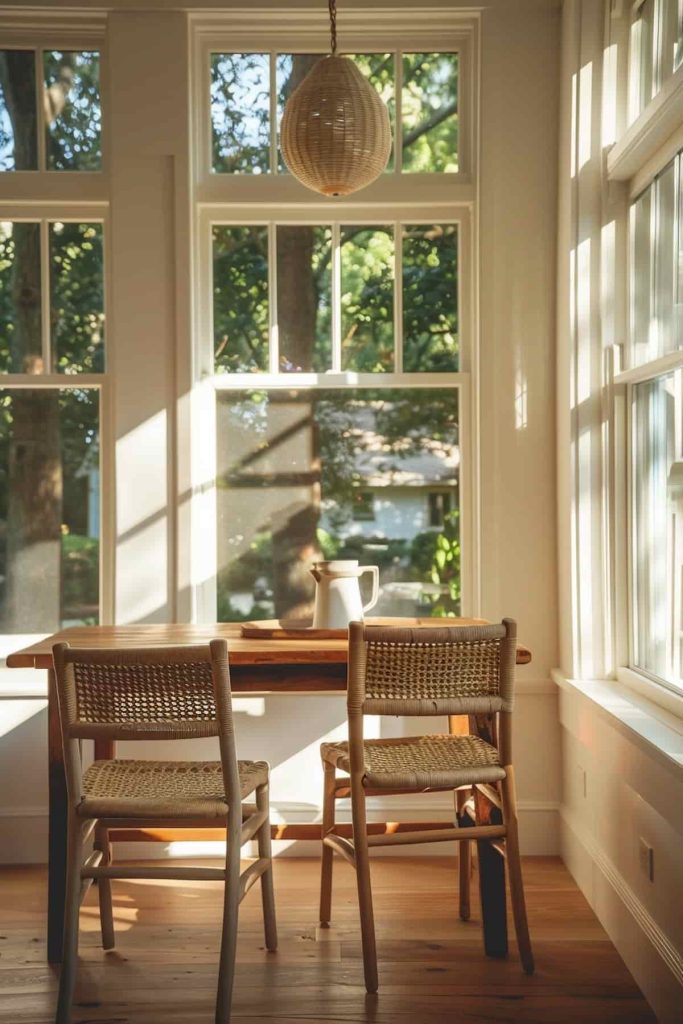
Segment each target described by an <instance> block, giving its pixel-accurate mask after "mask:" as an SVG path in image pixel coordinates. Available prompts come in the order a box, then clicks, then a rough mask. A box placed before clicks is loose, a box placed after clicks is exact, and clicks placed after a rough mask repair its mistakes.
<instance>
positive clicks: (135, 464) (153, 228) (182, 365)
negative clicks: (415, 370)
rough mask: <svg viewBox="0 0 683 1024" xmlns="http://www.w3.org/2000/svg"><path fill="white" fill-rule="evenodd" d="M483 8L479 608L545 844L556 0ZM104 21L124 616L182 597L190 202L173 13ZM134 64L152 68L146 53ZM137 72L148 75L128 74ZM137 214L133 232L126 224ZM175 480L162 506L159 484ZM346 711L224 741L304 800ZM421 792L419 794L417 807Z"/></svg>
mask: <svg viewBox="0 0 683 1024" xmlns="http://www.w3.org/2000/svg"><path fill="white" fill-rule="evenodd" d="M122 6H123V5H122ZM203 6H208V5H206V4H204V5H203ZM222 6H225V4H223V5H222ZM265 6H268V5H265ZM280 6H281V5H280ZM360 6H363V5H362V4H360ZM378 6H383V7H387V6H398V4H397V3H394V4H393V5H390V4H379V5H378ZM443 6H444V7H445V8H452V6H453V4H452V3H451V2H445V0H444V4H443ZM481 6H482V7H483V15H482V37H481V147H480V196H481V204H480V239H481V241H480V246H479V251H478V253H477V255H476V259H477V261H478V265H479V270H480V275H479V300H480V305H481V318H480V330H479V342H480V359H479V369H478V373H479V381H480V404H479V408H478V409H475V411H474V415H475V416H477V417H478V418H479V421H480V433H481V446H480V454H481V458H480V465H479V467H478V470H477V472H478V475H479V477H480V480H481V510H480V531H481V552H482V554H481V601H480V607H481V613H482V615H484V616H486V617H488V618H491V619H495V618H500V617H501V616H503V615H510V616H514V617H515V618H516V619H517V620H518V622H519V632H520V635H521V637H522V638H523V640H524V642H525V643H526V644H528V646H529V647H530V648H531V649H532V651H533V654H534V659H533V662H532V664H531V665H530V666H527V667H525V668H524V669H522V670H521V671H520V672H519V700H518V704H517V709H518V710H517V720H516V725H515V743H516V761H517V766H518V771H517V775H518V790H519V798H520V809H521V815H520V816H521V832H522V845H523V849H524V850H525V851H526V852H531V853H538V854H547V853H552V852H556V850H557V848H558V814H557V808H558V800H559V792H560V783H559V769H560V757H559V750H560V744H559V727H558V717H557V694H556V688H555V686H554V684H552V682H551V680H550V670H551V668H552V667H553V666H554V665H556V664H557V661H558V650H557V610H556V599H555V595H556V592H557V578H556V567H555V525H554V523H555V512H554V509H555V489H554V472H555V469H554V446H553V441H552V439H553V435H554V384H553V373H554V348H553V324H554V293H555V276H554V263H555V223H556V195H555V179H556V151H557V106H558V101H557V96H558V80H557V79H558V75H557V58H558V53H559V5H558V3H555V2H550V0H516V2H515V3H514V4H510V3H509V2H507V0H489V2H484V3H483V4H482V5H481ZM109 20H110V28H109V32H110V37H109V45H110V74H111V83H112V86H113V92H112V96H111V111H110V116H111V119H112V125H113V126H114V128H115V130H116V131H117V132H119V133H120V136H119V138H120V142H119V143H118V145H117V147H115V149H116V153H115V155H114V154H112V156H113V157H114V158H113V160H112V185H111V189H112V203H113V206H112V272H113V280H115V281H116V282H117V288H116V291H115V292H114V293H113V303H114V305H113V316H112V324H111V335H110V336H111V337H112V339H113V346H114V347H113V360H114V363H113V365H114V372H115V374H116V375H117V376H116V400H115V408H114V416H113V419H114V430H115V432H116V437H117V458H118V460H119V461H118V465H119V473H118V484H117V492H116V501H117V536H118V543H117V560H116V574H117V593H116V613H117V616H118V619H119V621H122V622H131V621H162V620H168V619H169V618H171V619H172V618H173V616H174V615H176V613H177V614H179V615H185V614H186V613H187V609H188V608H189V607H190V605H189V602H188V599H187V593H186V588H185V585H184V584H183V583H182V580H184V579H186V578H187V576H188V575H189V570H188V568H187V566H186V565H185V563H184V562H182V558H183V557H184V556H182V555H181V556H178V555H177V551H178V548H177V545H176V539H177V536H178V531H180V532H182V531H183V530H184V529H185V524H186V522H187V496H186V494H185V493H184V491H183V481H184V480H185V479H186V477H187V447H186V444H185V433H184V423H185V416H186V414H187V407H188V398H187V395H186V394H185V393H184V391H183V388H182V385H181V384H180V383H179V381H180V380H182V378H183V374H185V373H186V372H187V367H188V364H189V362H190V359H191V356H190V344H189V338H190V329H191V318H190V308H189V307H190V303H189V297H188V288H187V282H188V280H189V274H190V270H189V265H188V263H189V255H188V251H187V245H186V244H185V242H184V241H183V239H186V238H187V237H188V236H189V216H190V214H189V202H188V191H187V183H188V172H189V150H190V139H189V134H188V131H187V102H186V97H187V92H186V89H187V82H188V68H187V53H188V47H187V37H186V21H185V17H184V15H182V14H180V13H176V12H170V11H163V10H159V11H157V12H155V13H154V14H153V15H152V14H147V13H143V12H139V11H138V12H130V11H125V10H123V9H121V10H119V11H118V12H115V13H114V14H111V15H110V16H109ZM150 62H151V67H152V72H150V71H149V70H147V71H145V69H149V68H150ZM152 73H153V88H148V87H147V86H148V85H149V81H147V82H146V83H145V81H143V76H144V75H145V74H146V75H147V76H149V75H150V74H152ZM150 125H153V130H151V131H150ZM141 223H143V224H144V229H145V236H146V244H145V248H144V250H143V249H140V248H139V247H138V246H137V241H136V239H137V235H138V228H139V225H140V224H141ZM175 438H178V439H179V442H180V443H179V446H178V449H177V453H176V448H175ZM176 454H177V456H178V459H177V461H176V459H175V455H176ZM176 490H177V491H178V492H179V493H180V502H179V506H178V508H177V509H175V508H174V507H173V505H172V503H169V500H168V496H169V495H170V494H173V493H174V492H175V491H176ZM206 543H210V540H207V541H206ZM179 558H180V561H179ZM176 579H179V580H181V583H180V584H179V587H178V589H177V590H176V588H175V580H176ZM13 679H14V680H15V681H16V682H17V683H18V679H17V677H15V676H12V675H7V674H5V673H3V675H2V677H1V679H0V685H5V683H6V681H7V682H8V683H9V685H12V681H13ZM31 707H32V708H33V713H32V714H30V715H29V714H27V715H26V716H25V717H24V719H23V721H21V722H20V723H19V724H17V725H16V726H12V725H11V724H8V726H7V730H6V732H5V735H0V775H2V777H3V778H6V777H8V775H11V777H12V786H11V787H9V788H8V787H4V789H3V793H2V796H1V797H0V804H1V805H2V806H1V807H0V861H2V860H18V861H43V860H44V859H45V838H44V837H45V832H46V819H45V807H46V802H47V801H46V788H45V781H46V773H45V771H44V763H45V732H46V727H45V714H44V711H43V710H42V705H41V704H40V701H36V702H35V703H34V704H33V705H31ZM22 709H23V710H22ZM2 710H3V720H4V721H5V722H7V723H11V722H12V720H13V719H12V716H15V717H16V718H17V720H19V719H21V717H22V715H23V714H24V711H25V705H23V704H21V703H17V702H16V701H13V700H9V701H7V702H5V703H4V704H3V705H2ZM344 722H345V707H344V702H343V700H341V699H339V698H311V699H306V700H305V701H302V700H292V699H283V698H271V699H268V700H266V701H263V702H258V701H254V702H252V703H251V704H250V705H248V706H247V705H246V703H244V702H240V705H239V714H238V732H239V748H240V755H241V756H245V757H249V756H251V755H254V756H259V757H263V756H267V757H268V759H269V760H270V762H271V764H272V765H273V768H274V772H273V785H272V799H273V806H274V812H275V815H274V816H275V817H277V815H278V813H286V814H287V816H288V817H289V818H290V819H291V820H295V819H296V818H299V819H301V820H315V819H317V818H318V816H319V807H320V798H321V783H322V779H321V772H320V767H319V755H318V744H319V742H320V741H321V740H322V739H323V738H325V737H333V736H337V735H342V733H343V729H344ZM430 725H431V726H433V727H434V728H435V729H438V728H443V727H444V725H445V723H442V722H430ZM397 728H398V729H404V730H405V731H406V732H410V731H412V732H416V731H419V723H415V722H407V723H404V724H403V723H395V722H394V721H393V720H391V721H389V722H383V723H382V734H383V735H390V734H392V733H393V732H394V731H395V730H396V729H397ZM191 749H192V750H193V751H195V752H196V753H198V754H199V756H211V752H212V751H211V748H210V745H208V744H202V745H199V746H194V747H193V748H191ZM157 751H158V748H157ZM176 753H177V756H184V755H185V754H186V753H187V751H186V750H183V751H176ZM413 803H414V802H413ZM427 803H429V801H428V802H425V801H424V800H423V801H421V802H420V808H424V812H423V813H425V814H427V815H429V814H432V813H433V809H430V808H429V807H428V806H427ZM431 803H432V804H437V805H440V806H441V807H442V808H443V810H444V811H445V812H446V813H449V814H450V812H451V809H452V808H451V801H450V799H448V798H443V797H441V796H435V797H433V798H431ZM399 805H400V806H399ZM391 807H392V810H391V816H392V817H394V818H395V817H397V816H400V814H401V813H403V812H405V813H406V816H409V817H416V815H417V814H418V813H419V811H416V809H415V808H414V806H411V801H408V800H401V799H399V800H398V801H393V802H392V803H391ZM27 808H29V809H31V817H30V819H29V818H28V817H27V814H26V809H27ZM376 813H378V814H380V813H383V812H381V811H380V810H377V811H376ZM39 838H40V841H38V839H39ZM438 852H443V850H442V848H440V849H439V851H438Z"/></svg>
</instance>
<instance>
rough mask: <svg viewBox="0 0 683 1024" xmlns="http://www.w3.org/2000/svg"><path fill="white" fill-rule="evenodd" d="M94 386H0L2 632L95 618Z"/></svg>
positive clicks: (97, 524) (96, 406) (96, 437)
mask: <svg viewBox="0 0 683 1024" xmlns="http://www.w3.org/2000/svg"><path fill="white" fill-rule="evenodd" d="M99 495H100V483H99V396H98V393H97V391H94V390H90V391H80V390H79V391H75V390H74V391H71V390H69V391H56V390H25V391H11V390H4V391H0V632H3V633H51V632H54V630H56V629H60V628H62V627H64V626H70V625H76V624H90V623H96V622H97V621H98V619H99V536H100V511H99Z"/></svg>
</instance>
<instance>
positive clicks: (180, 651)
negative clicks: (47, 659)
mask: <svg viewBox="0 0 683 1024" xmlns="http://www.w3.org/2000/svg"><path fill="white" fill-rule="evenodd" d="M52 654H53V659H54V666H55V677H56V682H57V697H58V702H59V718H60V724H61V730H62V742H63V746H64V763H65V768H66V777H67V788H68V792H69V803H70V804H71V806H72V807H75V806H76V805H77V804H78V803H79V802H80V800H81V797H82V771H81V756H80V740H82V739H109V740H150V739H160V740H162V739H163V740H177V739H189V738H193V737H202V736H217V737H218V739H219V743H220V752H221V763H222V766H223V781H224V786H225V794H226V797H227V799H228V802H229V803H230V804H231V805H233V804H234V805H235V806H237V805H239V802H240V782H239V772H238V767H237V754H236V750H235V732H234V723H233V717H232V699H231V693H230V672H229V668H228V646H227V644H226V642H225V640H212V641H211V643H210V644H208V645H201V646H199V645H198V646H192V647H157V648H153V647H152V648H138V649H136V650H132V649H129V650H125V651H124V650H91V649H88V650H85V649H79V648H72V647H69V645H68V644H63V643H62V644H55V646H54V647H53V649H52Z"/></svg>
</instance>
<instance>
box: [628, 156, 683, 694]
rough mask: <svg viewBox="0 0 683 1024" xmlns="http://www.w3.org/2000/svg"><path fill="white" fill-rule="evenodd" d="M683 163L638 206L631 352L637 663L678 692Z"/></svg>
mask: <svg viewBox="0 0 683 1024" xmlns="http://www.w3.org/2000/svg"><path fill="white" fill-rule="evenodd" d="M682 163H683V160H682V158H681V155H680V154H679V155H678V156H677V157H676V158H675V159H674V160H673V161H671V162H670V163H669V164H667V165H666V166H665V167H664V168H662V170H661V171H660V173H659V174H658V175H657V177H656V178H655V179H654V180H653V181H652V182H651V184H650V185H649V186H648V187H647V189H646V190H645V191H644V192H643V193H641V194H640V195H639V196H637V197H636V198H635V200H634V202H633V203H632V206H631V289H630V292H631V330H630V346H629V351H628V361H629V366H630V368H631V370H632V371H633V373H634V374H635V376H634V382H633V383H632V384H631V385H630V391H631V481H632V487H631V494H632V499H631V520H632V531H631V537H632V540H631V546H630V549H631V615H632V630H631V661H632V665H633V666H634V667H635V668H637V669H639V670H641V671H644V672H646V673H648V674H649V675H651V676H654V677H656V678H658V679H661V680H662V681H664V682H666V683H669V684H673V685H676V686H681V685H683V677H682V673H681V642H682V637H683V603H682V601H683V590H682V587H683V525H682V524H683V505H682V504H681V503H682V501H683V473H682V469H683V442H682V440H681V437H682V434H681V423H683V401H682V398H683V392H682V389H681V387H682V386H681V373H682V372H683V370H681V369H680V364H683V357H681V356H680V355H679V353H680V352H681V351H682V350H683V196H682V190H681V170H682V167H681V165H682ZM669 366H671V367H672V369H671V370H670V371H669ZM674 367H676V368H674Z"/></svg>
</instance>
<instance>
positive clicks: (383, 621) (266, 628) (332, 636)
mask: <svg viewBox="0 0 683 1024" xmlns="http://www.w3.org/2000/svg"><path fill="white" fill-rule="evenodd" d="M365 621H366V622H367V623H368V625H371V626H412V627H419V626H432V627H433V626H443V625H448V624H449V623H452V624H453V625H454V626H478V625H485V624H486V619H407V618H400V619H399V618H393V619H392V618H367V619H366V620H365ZM241 633H242V636H243V637H248V638H251V639H253V640H346V637H347V635H348V631H347V630H346V629H313V626H312V625H311V624H310V623H308V622H305V621H303V620H301V619H290V620H287V619H261V620H259V621H257V622H243V623H242V625H241Z"/></svg>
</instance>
